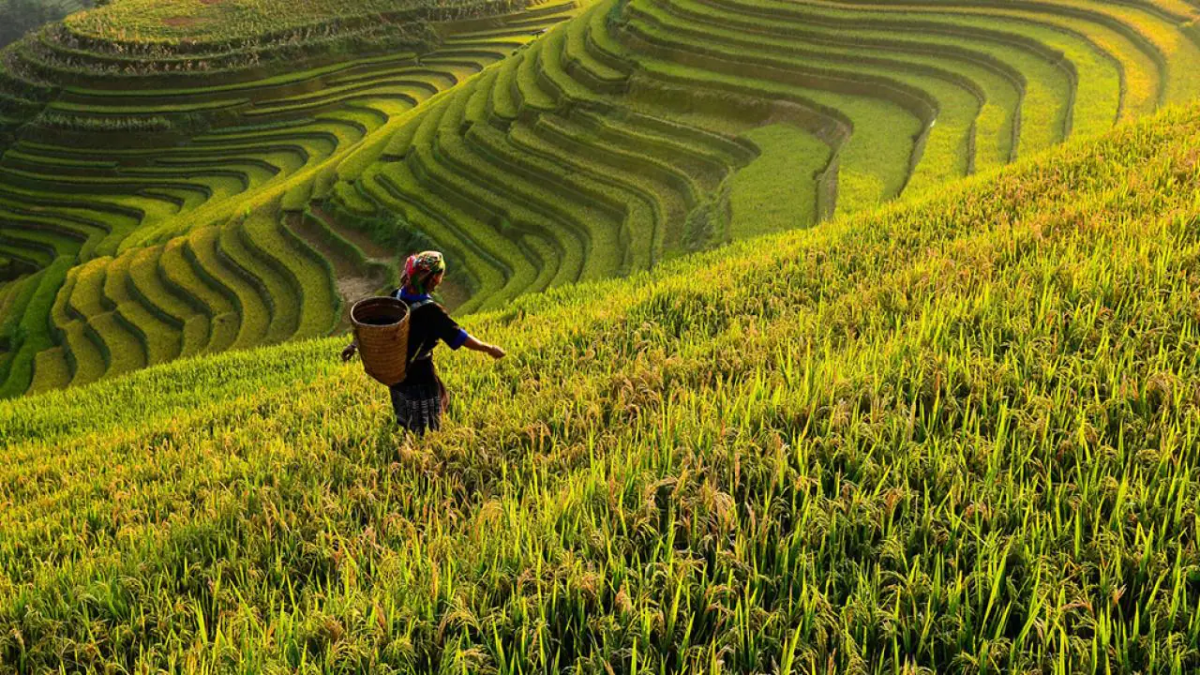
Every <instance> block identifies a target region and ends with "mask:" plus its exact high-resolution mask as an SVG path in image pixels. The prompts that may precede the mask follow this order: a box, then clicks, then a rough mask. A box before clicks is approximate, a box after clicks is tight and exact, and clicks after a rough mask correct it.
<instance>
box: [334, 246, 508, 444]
mask: <svg viewBox="0 0 1200 675" xmlns="http://www.w3.org/2000/svg"><path fill="white" fill-rule="evenodd" d="M445 274H446V260H445V259H444V258H443V257H442V254H441V253H438V252H437V251H425V252H424V253H418V254H416V255H411V256H409V257H408V260H406V261H404V273H403V276H402V277H401V280H400V288H398V289H396V290H395V292H393V293H392V297H394V298H398V299H400V300H403V301H404V302H405V303H406V304H407V305H408V308H409V310H410V311H411V312H412V314H411V317H410V318H409V324H408V364H409V365H408V368H407V372H406V373H405V376H404V381H403V382H401V383H400V384H396V385H393V386H392V387H390V389H391V393H392V409H393V410H394V411H395V413H396V421H397V422H398V423H399V424H400V426H402V427H404V428H405V429H408V430H409V431H412V432H415V433H417V434H423V433H425V431H426V430H427V429H434V430H436V429H438V428H439V427H440V426H441V417H442V413H443V412H445V410H446V406H447V405H448V404H449V400H450V399H449V396H448V395H447V394H446V388H445V386H443V385H442V381H441V380H440V379H439V378H438V376H437V371H436V370H435V369H434V367H433V348H434V347H436V346H437V343H438V340H441V341H442V342H445V343H446V345H447V346H448V347H450V348H451V349H458V348H459V347H466V348H467V349H471V350H474V351H477V352H484V353H485V354H489V355H491V357H492V358H494V359H502V358H504V350H503V349H501V348H499V347H497V346H495V345H489V344H487V343H485V342H480V341H479V340H476V339H475V338H473V337H471V336H470V335H469V334H468V333H467V331H465V330H463V329H462V328H459V327H458V324H457V323H455V322H454V319H451V318H450V315H449V314H447V313H446V310H445V309H443V308H442V306H441V305H439V304H438V303H437V302H435V301H434V300H433V298H431V297H430V295H429V294H430V293H432V292H433V291H434V290H435V289H436V288H437V287H438V284H440V283H442V278H443V277H444V276H445ZM357 351H358V343H356V342H351V343H350V345H349V346H347V347H346V348H345V349H343V350H342V360H343V361H349V360H350V359H351V358H353V357H354V354H355V353H356V352H357Z"/></svg>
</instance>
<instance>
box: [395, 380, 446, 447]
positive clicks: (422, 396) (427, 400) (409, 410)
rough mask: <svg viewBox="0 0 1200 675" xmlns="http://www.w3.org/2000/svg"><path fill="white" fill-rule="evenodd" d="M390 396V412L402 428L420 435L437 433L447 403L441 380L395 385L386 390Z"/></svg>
mask: <svg viewBox="0 0 1200 675" xmlns="http://www.w3.org/2000/svg"><path fill="white" fill-rule="evenodd" d="M388 390H389V391H390V393H391V396H392V411H393V412H394V413H395V414H396V423H397V424H399V425H400V426H401V427H402V428H404V429H408V430H409V431H411V432H413V433H415V434H417V435H421V434H424V433H425V432H426V431H437V430H438V429H440V428H441V426H442V413H443V412H445V410H446V407H447V405H448V403H449V396H448V395H447V394H446V388H445V387H444V386H442V382H441V380H437V381H435V382H434V383H433V384H416V385H412V384H404V383H401V384H397V385H393V386H391V387H389V388H388Z"/></svg>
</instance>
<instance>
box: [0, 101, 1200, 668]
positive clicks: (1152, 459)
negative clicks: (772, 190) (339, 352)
mask: <svg viewBox="0 0 1200 675" xmlns="http://www.w3.org/2000/svg"><path fill="white" fill-rule="evenodd" d="M1198 140H1200V107H1197V108H1191V109H1188V110H1185V111H1184V110H1174V111H1170V112H1168V113H1166V114H1163V115H1160V116H1158V117H1156V118H1155V119H1153V120H1150V121H1146V122H1142V123H1139V124H1137V125H1135V126H1125V127H1122V128H1121V129H1119V130H1118V131H1116V132H1115V133H1113V134H1110V135H1109V136H1106V137H1103V138H1101V139H1097V140H1092V141H1088V142H1086V143H1083V144H1072V145H1069V146H1066V147H1064V148H1061V149H1059V150H1056V151H1054V152H1053V154H1051V155H1048V156H1044V157H1042V158H1040V159H1039V160H1037V161H1036V162H1033V163H1030V162H1022V163H1020V164H1018V165H1016V166H1014V167H1011V168H1009V169H1005V170H1004V171H1003V172H1002V173H1000V174H998V175H993V176H991V177H987V178H977V179H971V180H968V181H966V182H963V183H959V184H957V185H955V186H951V187H948V188H947V189H946V190H944V191H942V192H941V194H939V196H938V197H936V198H933V199H928V200H924V201H921V202H917V203H902V204H896V205H893V206H889V207H887V208H885V209H882V210H879V211H876V212H874V213H870V214H864V215H862V216H858V217H854V218H849V219H840V220H837V221H835V222H833V223H829V224H826V225H823V226H821V227H819V228H814V229H810V230H805V231H798V232H793V233H789V234H785V235H780V236H773V237H769V238H765V239H756V240H751V241H746V242H741V243H736V244H734V245H732V246H730V247H727V248H724V249H721V250H719V251H715V252H713V253H710V254H705V255H702V256H699V257H696V258H692V259H687V260H680V261H676V262H673V263H670V264H668V265H666V266H664V267H663V268H662V269H660V270H659V271H658V272H655V273H654V274H650V275H639V276H636V277H633V278H632V279H630V280H626V281H621V282H606V283H602V284H593V285H587V286H582V287H578V288H573V289H566V290H560V291H555V292H552V293H549V294H546V295H544V296H537V297H529V298H524V299H522V300H520V301H518V302H516V303H514V304H513V306H512V307H511V308H510V309H509V310H508V311H506V312H505V313H503V314H487V315H480V316H476V317H472V318H471V319H470V321H469V324H468V325H469V327H470V328H471V329H472V330H474V331H476V332H478V333H479V334H481V335H483V336H486V337H488V338H490V339H495V340H497V341H499V342H500V343H502V344H505V345H506V346H508V347H509V348H510V351H511V354H512V356H511V357H510V358H509V359H508V360H506V361H504V362H502V363H500V364H497V365H493V364H485V363H483V362H482V361H481V360H480V358H478V357H477V356H475V355H466V354H464V355H454V356H453V357H450V358H443V363H444V365H445V369H444V370H445V375H446V378H447V381H448V384H449V386H450V387H451V389H452V390H453V391H454V392H455V394H456V396H457V401H458V403H457V404H456V408H455V411H454V414H453V415H452V421H451V423H450V424H449V428H448V429H446V430H445V431H443V432H442V433H439V434H436V435H433V436H431V437H429V438H427V439H426V440H425V441H424V442H423V443H422V444H421V445H422V447H421V448H420V449H419V450H417V449H415V448H413V447H412V446H410V445H409V444H408V443H406V442H405V441H404V439H402V438H401V437H399V436H398V435H396V434H395V433H394V432H393V431H392V430H391V429H390V428H389V426H388V424H387V421H388V413H387V405H386V397H385V394H384V392H383V391H382V390H381V389H380V388H379V387H378V386H376V385H372V384H371V383H369V382H368V381H367V380H366V378H365V376H363V375H362V373H361V372H360V370H359V369H358V368H356V367H346V368H341V367H337V366H333V365H330V364H329V359H332V358H333V353H334V351H335V349H336V347H337V342H336V341H334V340H324V341H317V342H308V343H299V344H291V345H285V346H281V347H277V348H272V349H267V350H262V351H259V352H254V353H251V354H231V355H223V356H218V357H214V358H211V359H207V360H200V361H184V362H179V363H176V364H171V365H169V366H167V367H166V368H164V369H151V370H148V371H145V372H142V373H138V374H135V375H133V376H132V377H130V378H127V379H121V380H116V381H113V382H107V383H102V384H100V385H97V386H92V387H86V388H81V389H76V390H71V391H68V392H65V393H55V394H51V395H50V396H47V397H31V398H25V399H21V400H16V401H9V402H3V403H0V429H3V430H14V429H19V430H20V433H23V434H26V435H29V436H38V435H43V436H45V435H49V434H53V435H56V436H55V437H54V438H53V439H52V440H50V441H49V444H50V445H52V446H54V449H52V450H51V449H50V448H47V447H44V446H40V445H38V444H32V445H29V446H22V445H20V443H19V439H17V438H14V437H12V436H10V437H9V438H8V441H9V442H12V443H14V445H13V447H11V448H10V449H9V450H8V451H7V456H8V457H9V459H8V461H7V462H5V464H4V466H3V467H0V505H4V506H5V508H3V509H0V663H3V664H15V668H16V670H18V671H19V672H23V671H28V672H34V671H39V670H42V669H43V668H47V667H55V666H57V665H58V664H59V661H58V659H59V658H60V656H61V657H62V658H65V659H66V666H67V667H68V669H69V668H72V667H74V666H76V665H82V666H93V667H100V666H101V664H103V663H106V662H110V661H112V662H117V663H118V664H120V665H122V666H124V667H126V668H130V669H132V668H134V667H135V666H138V665H142V664H155V665H160V666H166V667H169V666H171V664H174V667H177V668H180V669H192V670H196V671H217V670H225V669H229V668H232V667H233V666H234V665H235V664H236V665H239V666H240V667H241V668H242V669H244V670H247V671H261V670H263V669H265V668H267V667H268V666H271V665H274V666H284V667H287V668H298V669H302V670H318V669H319V670H328V671H340V672H354V671H358V670H361V669H364V668H367V667H373V668H374V669H375V670H376V672H385V671H386V670H387V668H385V667H384V666H390V667H391V669H392V670H394V671H397V672H409V671H411V670H412V669H417V670H419V671H435V670H436V671H446V672H464V671H471V672H475V671H479V670H490V669H493V668H494V669H496V670H498V671H500V672H516V669H517V667H518V665H519V666H520V667H521V669H522V672H530V671H533V670H543V669H547V668H566V667H568V666H575V665H579V666H581V669H582V670H584V671H589V672H604V670H605V668H604V664H610V665H611V666H612V668H613V669H614V671H615V672H618V673H627V672H640V671H643V670H646V671H655V672H659V671H662V670H670V671H675V670H678V669H681V668H684V667H687V668H688V669H689V670H695V671H701V670H703V671H713V672H715V671H717V670H718V668H717V666H716V665H715V664H717V663H718V662H719V663H722V664H724V669H726V670H732V671H736V672H751V671H772V670H780V671H787V670H789V669H791V670H793V671H803V672H814V671H817V670H820V671H822V672H824V671H826V670H827V667H831V668H833V669H836V670H837V671H839V672H893V669H896V670H899V669H901V668H902V667H906V666H920V667H929V668H937V669H939V670H942V671H954V672H977V671H978V670H983V669H986V670H992V671H994V670H996V669H998V668H1004V669H1009V670H1013V671H1017V670H1023V671H1029V670H1039V671H1042V672H1065V671H1067V670H1071V671H1076V672H1095V671H1096V670H1097V669H1099V670H1100V671H1101V672H1103V670H1104V668H1105V662H1107V665H1108V666H1109V667H1111V668H1112V669H1113V670H1117V671H1124V672H1128V671H1133V670H1141V671H1143V672H1169V671H1176V672H1182V671H1187V670H1190V669H1193V668H1195V667H1197V666H1198V665H1200V659H1198V657H1197V656H1196V653H1197V652H1196V647H1197V645H1198V644H1200V608H1198V607H1200V587H1198V586H1197V585H1196V583H1195V581H1194V579H1195V578H1196V576H1197V572H1196V570H1197V569H1200V552H1198V551H1197V546H1196V538H1195V535H1196V530H1195V522H1196V516H1197V513H1196V507H1197V500H1198V498H1200V478H1198V475H1197V473H1198V472H1197V471H1196V470H1195V466H1196V462H1197V459H1198V457H1197V454H1196V453H1197V450H1198V449H1200V391H1198V390H1197V388H1196V382H1197V381H1200V359H1198V357H1197V354H1198V353H1200V313H1198V310H1197V307H1200V297H1198V296H1197V290H1196V289H1197V288H1200V227H1197V219H1198V218H1200V202H1198V201H1197V198H1196V194H1197V190H1198V189H1200V164H1198V162H1200V154H1198V153H1197V151H1196V150H1194V148H1195V147H1196V144H1197V141H1198ZM255 356H257V357H260V359H261V360H260V361H258V365H257V367H255V368H253V369H252V370H251V367H252V366H253V365H254V364H255V358H254V357H255ZM292 374H294V375H295V376H296V377H297V378H299V380H298V381H297V383H295V384H289V383H288V376H289V375H292ZM211 382H220V383H221V387H223V389H219V390H218V396H220V397H224V402H223V403H222V402H220V401H218V402H216V403H213V402H211V400H210V399H209V397H208V396H207V395H206V394H205V393H204V388H205V387H208V386H210V384H209V383H211ZM135 385H137V386H135ZM143 386H144V388H142V387H143ZM193 387H199V389H198V390H197V391H196V393H194V394H193V393H192V391H193ZM193 399H194V400H193ZM193 403H194V404H195V405H192V404H193ZM105 410H116V411H118V412H115V413H113V416H112V417H109V416H108V415H106V414H98V413H99V411H105ZM129 411H136V413H137V417H133V416H132V415H133V413H132V412H129ZM122 415H126V416H127V417H124V418H123V417H121V416H122ZM171 416H174V419H171ZM10 433H11V432H10ZM239 659H242V661H240V662H239Z"/></svg>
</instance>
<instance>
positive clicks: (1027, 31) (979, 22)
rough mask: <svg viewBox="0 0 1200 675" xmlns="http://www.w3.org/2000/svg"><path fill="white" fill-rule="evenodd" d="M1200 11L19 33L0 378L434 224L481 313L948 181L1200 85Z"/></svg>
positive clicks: (311, 315)
mask: <svg viewBox="0 0 1200 675" xmlns="http://www.w3.org/2000/svg"><path fill="white" fill-rule="evenodd" d="M126 1H127V3H128V4H127V5H125V6H126V7H133V6H134V4H135V2H136V1H137V0H126ZM326 1H327V0H322V2H326ZM245 4H246V5H248V6H251V7H254V6H257V5H258V4H262V3H257V2H249V0H245ZM267 4H269V3H267ZM316 4H317V5H319V4H320V3H316ZM328 4H330V5H331V6H341V5H339V4H338V3H328ZM121 6H122V5H121V4H120V3H118V4H117V5H114V7H121ZM139 6H140V5H139ZM164 6H170V5H164ZM240 6H241V5H239V7H240ZM264 6H265V5H264ZM314 6H315V5H314ZM373 6H374V5H371V7H373ZM305 7H308V6H307V5H305ZM308 9H312V8H311V7H309V8H308ZM126 11H131V10H126ZM163 11H166V10H163ZM197 11H200V10H197ZM207 11H208V10H203V11H202V12H201V14H203V12H207ZM214 11H215V10H214ZM306 11H307V10H306ZM313 11H316V10H313ZM301 14H303V13H301ZM1198 14H1200V12H1198V10H1197V9H1196V8H1195V7H1194V6H1192V5H1190V4H1187V3H1185V2H1183V1H1182V0H1152V1H1151V0H1141V1H1137V2H1127V3H1120V4H1117V3H1107V2H1092V1H1089V0H1040V1H1039V0H1022V2H1016V3H1014V2H988V1H983V0H971V1H967V2H951V1H946V2H935V3H925V4H921V3H905V2H888V1H885V2H878V3H870V2H845V1H843V2H822V1H817V0H809V1H806V2H792V1H784V0H599V1H598V2H595V3H590V4H588V3H566V4H543V5H537V6H531V7H528V8H524V9H520V8H514V7H512V6H511V5H507V4H503V5H502V4H487V3H484V4H469V3H468V4H463V5H451V6H449V7H445V8H442V9H436V10H435V9H431V8H427V7H425V6H421V5H414V6H405V7H403V8H399V9H396V10H395V11H393V12H391V13H387V12H385V13H383V14H380V15H371V14H366V13H361V14H357V15H354V16H344V17H341V18H339V19H338V20H337V21H335V22H332V23H331V24H330V25H331V26H332V27H331V28H329V29H327V30H326V31H325V32H323V33H322V32H321V31H318V30H316V29H315V28H314V27H313V26H312V24H307V23H305V21H306V19H304V17H303V16H300V15H297V17H298V18H296V20H295V21H294V22H292V23H288V22H285V23H284V24H283V25H282V26H281V28H280V30H279V31H277V32H275V33H269V34H268V33H264V32H263V31H262V28H261V25H262V24H261V17H260V18H259V19H247V20H246V21H245V22H244V23H242V24H237V25H236V26H234V27H230V28H228V29H219V25H218V24H215V23H213V22H212V20H211V19H208V20H205V21H198V22H182V23H181V22H179V21H173V22H172V21H167V23H166V24H163V25H161V26H160V25H159V24H162V22H163V21H165V20H168V19H171V17H162V16H159V14H154V13H147V14H146V15H145V17H143V19H139V20H144V21H150V22H153V21H158V22H159V23H157V24H153V25H152V26H151V25H148V26H147V27H143V28H139V30H138V32H137V33H136V34H135V35H123V36H122V35H118V34H116V33H115V28H114V27H113V26H114V24H113V23H112V21H111V20H106V19H104V16H105V15H104V14H82V15H75V16H73V17H72V18H71V19H70V20H68V21H67V22H65V23H64V24H62V25H59V26H55V27H52V28H49V29H47V30H45V31H43V32H42V33H40V34H39V35H37V36H34V37H33V38H30V39H29V40H26V41H24V42H22V43H20V44H18V45H15V46H14V47H13V48H11V49H9V50H6V51H5V52H4V53H3V56H2V57H0V63H2V64H3V66H4V70H3V74H2V75H0V114H2V115H3V116H4V117H3V120H0V121H2V122H3V125H4V127H3V128H4V133H5V134H6V138H7V140H5V141H3V147H4V148H5V150H4V154H3V157H2V158H0V275H3V276H0V279H3V281H2V282H0V284H2V285H0V317H2V321H3V323H2V324H0V349H2V350H3V351H0V381H2V382H3V385H2V387H0V393H2V394H6V395H13V394H19V393H22V392H24V391H27V390H33V391H43V390H47V389H55V388H60V387H64V386H67V385H71V384H83V383H86V382H90V381H93V380H95V379H99V378H102V377H106V376H110V375H114V374H119V373H123V372H127V371H129V370H133V369H137V368H139V367H142V366H145V365H150V364H154V363H159V362H162V361H165V360H170V359H174V358H177V357H180V356H187V355H192V354H200V353H212V352H218V351H223V350H226V349H229V348H241V347H248V346H252V345H257V344H267V343H272V342H278V341H282V340H286V339H291V338H296V337H305V336H315V335H321V334H325V333H328V332H329V331H331V330H334V329H335V328H336V327H337V326H338V325H339V324H340V322H341V317H342V315H343V313H344V308H345V305H346V303H347V301H349V300H352V299H354V298H356V297H358V296H361V295H364V294H366V293H369V292H371V291H373V290H375V289H378V288H380V287H383V286H386V285H387V284H388V283H391V282H392V281H393V279H394V272H393V268H394V266H395V264H394V263H395V257H396V255H397V254H399V253H403V252H407V251H409V250H411V249H413V248H416V247H419V246H436V247H438V248H441V249H443V250H445V251H446V252H447V253H448V254H449V256H450V258H451V265H452V267H453V269H454V270H455V275H454V278H453V280H452V281H453V283H452V284H451V288H449V289H448V300H450V301H452V303H453V304H455V305H457V306H458V309H459V311H461V312H467V311H473V310H481V309H482V310H486V309H493V308H498V307H502V306H504V305H505V304H506V303H508V302H510V301H511V300H512V299H513V298H515V297H517V296H519V295H522V294H524V293H528V292H531V291H539V290H544V289H546V288H550V287H553V286H557V285H561V284H565V283H569V282H577V281H587V280H594V279H600V278H603V277H607V276H612V275H623V274H628V273H630V272H633V271H635V270H641V269H648V268H651V267H653V266H655V265H656V264H658V263H659V262H660V261H662V260H665V259H668V258H671V257H673V256H677V255H679V254H680V253H683V252H687V251H691V250H696V249H701V248H705V247H708V246H711V245H713V244H718V243H723V242H726V241H729V240H731V239H737V238H742V237H746V236H751V235H756V234H762V233H767V232H774V231H780V230H784V229H790V228H796V227H804V226H807V225H811V224H813V223H816V222H818V221H820V220H823V219H826V218H829V217H832V216H836V215H844V214H849V213H853V212H855V211H859V210H862V209H865V208H869V207H872V206H874V205H876V204H879V203H881V202H883V201H886V200H889V199H893V198H895V197H897V196H899V195H902V194H903V195H906V196H919V195H923V194H928V193H930V192H931V191H932V190H933V189H934V188H935V187H937V186H939V185H942V184H944V183H945V182H946V181H948V180H952V179H955V178H960V177H963V176H966V175H970V174H974V173H979V172H983V171H987V170H990V169H994V168H996V167H999V166H1001V165H1003V164H1005V163H1007V162H1010V161H1012V160H1013V159H1015V158H1018V157H1024V156H1028V155H1032V154H1034V153H1037V152H1039V151H1041V150H1044V149H1046V148H1049V147H1051V146H1052V145H1054V144H1055V143H1058V142H1060V141H1062V140H1064V139H1066V138H1068V137H1070V136H1085V135H1091V134H1095V133H1098V132H1102V131H1104V130H1106V129H1108V128H1110V127H1111V126H1112V125H1113V124H1115V123H1117V122H1119V121H1122V120H1127V119H1131V118H1134V117H1137V116H1139V115H1143V114H1146V113H1149V112H1151V111H1153V110H1154V109H1156V108H1157V107H1159V106H1161V105H1163V104H1164V103H1171V102H1181V101H1187V100H1190V99H1192V98H1194V97H1196V95H1197V94H1198V93H1200V68H1197V66H1200V47H1198V46H1197V44H1198V41H1200V31H1198V29H1197V26H1196V25H1195V20H1196V18H1197V16H1198ZM189 16H191V15H189ZM197 16H199V15H197ZM204 16H208V15H207V14H204ZM256 16H257V15H256ZM304 16H307V15H304ZM156 17H157V18H156ZM376 17H380V18H382V19H383V20H377V18H376ZM185 18H186V17H185ZM193 18H195V17H193ZM139 25H140V24H139ZM238 26H240V27H238ZM152 28H153V30H152ZM297 64H299V65H297Z"/></svg>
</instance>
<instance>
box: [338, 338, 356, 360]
mask: <svg viewBox="0 0 1200 675" xmlns="http://www.w3.org/2000/svg"><path fill="white" fill-rule="evenodd" d="M357 353H358V345H356V344H354V343H353V342H351V343H350V344H348V345H346V348H345V349H343V350H342V363H345V362H347V361H349V360H350V359H352V358H354V355H355V354H357Z"/></svg>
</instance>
